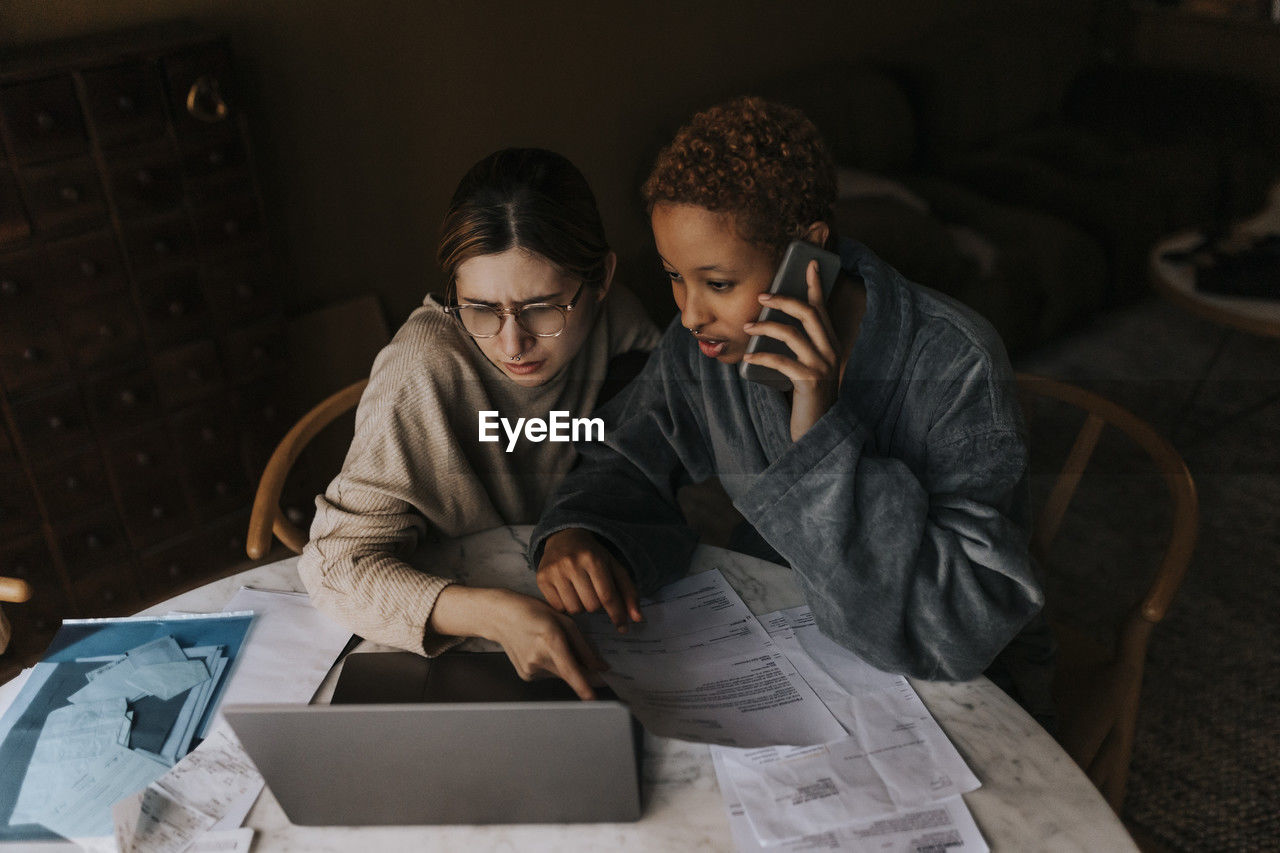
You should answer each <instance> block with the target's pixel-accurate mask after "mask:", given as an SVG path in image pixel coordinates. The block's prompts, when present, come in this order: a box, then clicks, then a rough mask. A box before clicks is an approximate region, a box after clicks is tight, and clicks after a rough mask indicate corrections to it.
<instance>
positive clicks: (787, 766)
mask: <svg viewBox="0 0 1280 853" xmlns="http://www.w3.org/2000/svg"><path fill="white" fill-rule="evenodd" d="M763 621H764V623H765V624H766V625H767V626H768V630H769V635H770V637H771V638H772V639H773V640H774V642H775V643H776V644H777V645H778V647H779V648H781V649H782V650H783V651H784V652H785V653H786V655H787V657H788V658H789V659H790V660H791V661H792V663H793V664H794V665H795V667H796V669H797V670H798V671H799V672H800V674H801V675H802V676H803V677H804V678H805V680H806V681H807V682H808V683H809V684H810V685H811V686H812V687H813V689H814V691H815V692H816V693H817V695H818V696H819V697H820V698H821V700H822V701H823V702H824V703H825V704H826V706H827V707H828V708H829V709H830V710H831V712H832V713H833V714H834V715H835V716H836V718H837V719H838V720H839V721H840V723H841V724H842V725H843V726H844V728H845V729H847V730H848V732H849V735H848V736H847V737H844V738H841V739H839V740H833V741H831V742H828V743H824V744H819V745H816V746H811V747H805V748H794V747H767V748H761V749H751V750H748V749H725V748H722V747H713V748H712V752H713V754H714V756H715V758H716V762H717V768H718V772H719V775H720V777H721V779H722V782H727V783H728V785H729V787H730V789H731V791H732V796H733V798H734V800H735V801H736V802H738V803H739V806H740V808H741V809H742V810H743V812H744V814H745V817H746V818H747V820H748V821H749V822H750V825H751V827H752V829H753V833H754V836H755V838H756V839H757V840H758V841H759V842H760V843H762V844H765V845H773V844H778V843H781V842H786V841H793V840H796V839H799V838H802V837H805V836H809V835H813V834H820V833H822V832H826V831H828V830H833V829H838V828H841V827H845V826H848V825H849V824H850V823H852V822H855V821H866V820H869V819H872V818H878V817H883V816H887V815H891V814H893V813H896V812H902V811H904V810H907V809H913V808H916V807H919V806H923V805H927V804H929V803H932V802H935V801H939V800H943V799H947V798H950V797H954V796H956V795H958V794H961V793H963V792H965V791H971V790H973V789H975V788H977V787H978V786H979V782H978V779H977V777H975V776H974V775H973V773H972V771H970V770H969V768H968V766H967V765H966V764H965V763H964V760H963V759H962V758H961V757H960V755H959V753H958V752H956V749H955V747H954V746H952V744H951V742H950V741H949V740H948V739H947V737H946V735H945V733H944V732H943V731H942V729H941V728H940V727H939V726H938V724H937V722H936V721H934V719H933V717H932V715H930V714H929V711H928V709H926V708H925V706H924V703H923V702H921V701H920V698H919V696H917V695H916V692H915V690H913V689H912V687H911V685H910V684H909V683H908V682H907V680H906V679H905V678H903V677H902V676H895V675H891V674H888V673H884V672H880V671H879V670H876V669H875V668H874V667H871V666H869V665H867V664H866V663H865V662H864V661H862V660H860V659H859V658H857V657H856V656H855V655H853V654H852V653H851V652H849V651H848V650H846V649H844V648H842V647H841V646H839V645H838V644H836V643H834V642H833V641H831V640H830V639H828V638H827V637H826V636H824V635H823V634H821V633H820V632H819V631H818V628H817V626H816V625H815V624H814V622H813V618H812V614H811V613H810V611H809V609H808V608H807V607H799V608H793V609H791V610H787V611H780V612H778V613H773V614H769V615H768V616H766V617H764V618H763Z"/></svg>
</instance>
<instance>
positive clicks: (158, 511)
mask: <svg viewBox="0 0 1280 853" xmlns="http://www.w3.org/2000/svg"><path fill="white" fill-rule="evenodd" d="M151 517H152V518H154V519H155V520H156V521H159V520H160V519H162V518H164V507H162V506H161V505H160V504H156V505H155V506H153V507H151Z"/></svg>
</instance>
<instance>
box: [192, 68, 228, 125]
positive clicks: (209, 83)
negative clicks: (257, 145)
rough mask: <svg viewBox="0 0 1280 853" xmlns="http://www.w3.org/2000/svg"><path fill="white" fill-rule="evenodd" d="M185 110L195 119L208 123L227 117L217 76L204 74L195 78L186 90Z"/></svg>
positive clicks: (225, 103) (224, 101)
mask: <svg viewBox="0 0 1280 853" xmlns="http://www.w3.org/2000/svg"><path fill="white" fill-rule="evenodd" d="M187 112H188V113H190V114H191V117H192V118H194V119H196V120H197V121H203V122H208V123H210V124H213V123H214V122H219V121H222V120H223V119H225V118H226V117H227V113H228V112H229V110H228V109H227V102H226V100H225V99H224V98H223V97H222V86H221V85H220V84H219V83H218V78H217V77H214V76H213V75H212V74H204V75H201V76H200V77H197V78H196V81H195V82H194V83H192V84H191V88H190V89H189V90H187Z"/></svg>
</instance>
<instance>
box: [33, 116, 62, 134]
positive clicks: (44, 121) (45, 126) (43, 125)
mask: <svg viewBox="0 0 1280 853" xmlns="http://www.w3.org/2000/svg"><path fill="white" fill-rule="evenodd" d="M57 126H58V122H57V120H56V119H54V117H53V113H51V112H48V111H47V110H41V111H40V112H38V113H36V127H38V128H40V129H41V130H43V131H44V132H45V133H48V132H49V131H51V130H53V129H54V128H55V127H57Z"/></svg>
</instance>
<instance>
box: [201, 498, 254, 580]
mask: <svg viewBox="0 0 1280 853" xmlns="http://www.w3.org/2000/svg"><path fill="white" fill-rule="evenodd" d="M248 532H249V510H247V509H246V510H244V511H242V512H238V513H236V514H235V515H229V516H226V517H224V518H222V519H221V520H219V521H217V522H214V523H213V524H211V525H210V526H209V529H208V531H207V533H206V534H205V541H206V542H207V543H208V548H209V557H210V562H211V564H212V565H211V569H212V571H213V572H214V573H215V574H218V575H225V574H226V573H227V572H228V571H229V570H230V569H233V568H236V567H237V566H238V565H240V564H241V563H244V562H245V561H246V560H247V559H248V555H247V554H246V553H245V550H244V541H245V536H246V535H248Z"/></svg>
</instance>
